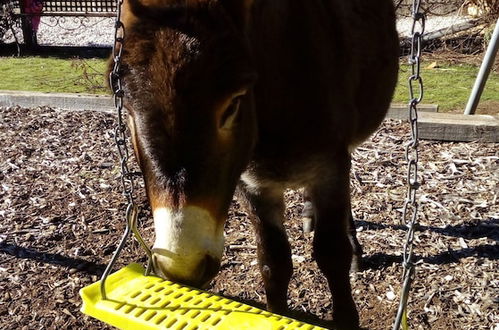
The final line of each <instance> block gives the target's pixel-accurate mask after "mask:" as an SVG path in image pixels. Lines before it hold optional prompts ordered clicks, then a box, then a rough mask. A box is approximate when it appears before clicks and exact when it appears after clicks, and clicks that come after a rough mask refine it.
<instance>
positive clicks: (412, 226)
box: [393, 0, 426, 330]
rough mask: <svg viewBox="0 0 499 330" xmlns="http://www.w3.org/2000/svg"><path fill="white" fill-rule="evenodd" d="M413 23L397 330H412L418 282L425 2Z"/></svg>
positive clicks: (417, 2) (416, 1) (416, 0)
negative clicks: (411, 302)
mask: <svg viewBox="0 0 499 330" xmlns="http://www.w3.org/2000/svg"><path fill="white" fill-rule="evenodd" d="M412 17H413V23H412V28H411V34H412V38H411V52H410V55H409V64H410V65H411V76H410V77H409V81H408V84H409V98H410V101H409V123H410V126H411V138H410V141H409V143H408V144H407V145H406V148H405V159H406V161H407V195H406V199H405V202H404V207H403V213H402V222H403V223H404V224H405V225H406V226H407V234H406V240H405V242H404V250H403V261H402V262H403V263H402V266H403V268H404V270H403V275H402V278H403V286H402V290H401V297H400V304H399V307H398V311H397V316H396V318H395V323H394V325H393V330H399V329H400V326H401V325H402V328H403V329H408V325H407V300H408V298H409V292H410V290H411V283H412V281H413V279H414V274H415V265H414V263H413V261H412V259H413V247H414V244H413V243H414V236H415V230H416V227H417V222H418V209H419V204H418V201H417V190H418V189H419V187H420V183H419V180H418V161H419V154H418V146H419V136H418V109H417V106H418V104H419V103H420V102H421V100H422V99H423V96H424V87H423V79H422V77H421V54H422V44H423V35H424V31H425V22H426V18H425V14H424V13H423V12H421V0H413V4H412Z"/></svg>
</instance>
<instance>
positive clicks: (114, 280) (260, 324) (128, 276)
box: [80, 264, 323, 330]
mask: <svg viewBox="0 0 499 330" xmlns="http://www.w3.org/2000/svg"><path fill="white" fill-rule="evenodd" d="M106 292H107V293H106V296H107V299H102V296H101V291H100V281H99V282H96V283H93V284H91V285H89V286H87V287H84V288H83V289H81V290H80V296H81V297H82V299H83V306H82V308H81V311H82V312H83V313H85V314H87V315H90V316H92V317H95V318H96V319H99V320H101V321H103V322H106V323H108V324H110V325H112V326H115V327H118V328H120V329H178V330H180V329H185V330H194V329H226V330H234V329H323V328H321V327H318V326H314V325H310V324H306V323H304V322H300V321H297V320H293V319H291V318H288V317H284V316H280V315H276V314H272V313H270V312H267V311H264V310H261V309H258V308H255V307H252V306H249V305H245V304H242V303H239V302H236V301H232V300H230V299H227V298H222V297H219V296H216V295H214V294H211V293H208V292H205V291H202V290H198V289H194V288H191V287H187V286H182V285H179V284H176V283H173V282H170V281H166V280H163V279H161V278H159V277H155V276H145V275H144V269H143V267H142V266H141V265H138V264H131V265H129V266H127V267H125V268H123V269H121V270H119V271H117V272H115V273H113V274H111V275H110V276H109V277H108V278H107V280H106Z"/></svg>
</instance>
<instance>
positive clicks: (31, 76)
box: [0, 57, 499, 111]
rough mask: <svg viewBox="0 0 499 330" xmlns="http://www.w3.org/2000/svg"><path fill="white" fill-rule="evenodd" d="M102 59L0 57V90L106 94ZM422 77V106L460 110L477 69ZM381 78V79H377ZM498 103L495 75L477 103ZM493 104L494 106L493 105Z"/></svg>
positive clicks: (446, 67) (403, 74)
mask: <svg viewBox="0 0 499 330" xmlns="http://www.w3.org/2000/svg"><path fill="white" fill-rule="evenodd" d="M106 62H107V61H106V60H104V59H90V60H82V59H71V60H67V59H57V58H42V57H24V58H11V57H0V77H1V79H0V90H1V89H5V90H25V91H26V90H28V91H38V92H58V93H96V94H105V93H108V90H107V87H106V84H105V78H104V72H105V68H106ZM428 64H429V63H423V66H422V76H423V81H424V86H425V94H424V99H423V103H431V104H438V105H439V106H440V109H441V111H451V110H462V109H464V106H465V104H466V101H467V99H468V97H469V94H470V91H471V88H472V86H473V83H474V81H475V77H476V75H477V73H478V67H476V66H472V65H467V64H453V65H450V64H445V63H442V64H440V63H439V65H440V67H438V68H433V69H429V68H426V67H425V66H427V65H428ZM409 72H410V67H409V66H408V65H406V64H402V65H401V70H400V77H399V82H398V85H397V89H396V91H395V96H394V99H393V101H394V102H397V103H407V99H408V91H407V77H408V76H409ZM380 79H382V77H380ZM487 101H489V102H494V101H495V102H498V104H499V74H498V73H497V72H496V73H491V75H490V78H489V81H488V82H487V85H486V87H485V91H484V94H483V96H482V99H481V103H486V102H487ZM494 104H495V103H494Z"/></svg>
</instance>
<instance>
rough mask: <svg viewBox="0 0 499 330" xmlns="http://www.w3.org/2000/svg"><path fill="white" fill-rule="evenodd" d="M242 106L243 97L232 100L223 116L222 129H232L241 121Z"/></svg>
mask: <svg viewBox="0 0 499 330" xmlns="http://www.w3.org/2000/svg"><path fill="white" fill-rule="evenodd" d="M240 104H241V96H238V97H235V98H233V99H232V102H231V103H230V104H229V106H228V107H227V109H225V112H224V113H223V115H222V118H221V120H220V128H221V129H232V128H233V127H234V126H235V125H237V123H238V119H239V106H240Z"/></svg>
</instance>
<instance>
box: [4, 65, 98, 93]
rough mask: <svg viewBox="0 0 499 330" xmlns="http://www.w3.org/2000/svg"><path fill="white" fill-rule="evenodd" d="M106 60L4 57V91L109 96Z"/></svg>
mask: <svg viewBox="0 0 499 330" xmlns="http://www.w3.org/2000/svg"><path fill="white" fill-rule="evenodd" d="M106 62H107V61H106V60H103V59H88V60H87V59H85V60H83V59H70V60H68V59H59V58H44V57H22V58H13V57H0V77H1V79H0V90H2V89H3V90H22V91H36V92H53V93H96V94H103V93H107V92H108V91H107V87H106V83H105V77H104V72H105V70H106Z"/></svg>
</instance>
